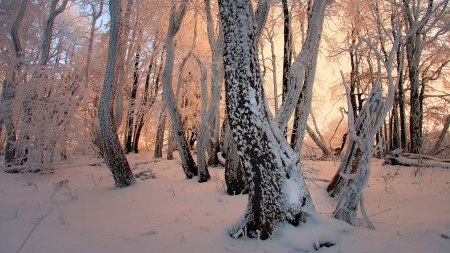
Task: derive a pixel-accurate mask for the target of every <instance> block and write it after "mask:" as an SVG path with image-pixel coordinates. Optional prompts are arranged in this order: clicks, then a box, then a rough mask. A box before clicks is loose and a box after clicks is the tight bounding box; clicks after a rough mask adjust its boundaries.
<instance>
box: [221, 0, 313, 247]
mask: <svg viewBox="0 0 450 253" xmlns="http://www.w3.org/2000/svg"><path fill="white" fill-rule="evenodd" d="M219 9H220V16H221V21H222V27H223V30H224V53H223V54H224V56H223V57H224V67H225V90H226V103H227V112H228V117H229V122H230V129H231V132H232V135H233V138H234V140H235V142H236V144H237V150H238V154H239V156H240V158H241V160H242V162H243V166H244V168H245V170H246V173H247V175H248V178H247V180H248V183H249V196H248V204H247V208H246V211H245V214H244V215H243V216H242V218H241V219H240V220H239V221H238V222H237V223H236V224H235V225H234V226H233V227H232V228H231V230H230V234H231V235H233V236H234V237H238V236H241V235H243V234H244V231H246V233H247V235H248V236H250V237H259V238H260V239H267V238H269V237H270V235H271V234H272V233H273V231H274V229H275V228H276V227H278V226H281V225H282V224H285V223H287V222H289V223H291V224H293V225H298V224H299V223H300V222H301V221H305V220H306V216H307V212H308V211H312V208H313V206H312V203H311V199H310V195H309V191H308V189H307V187H306V184H305V182H304V179H303V177H302V175H301V173H300V172H299V170H298V167H299V164H298V163H297V156H296V154H294V152H293V150H292V149H291V148H290V146H289V144H288V143H287V142H286V140H285V139H284V138H283V137H282V135H281V133H280V131H279V128H278V127H277V125H276V123H275V122H274V121H273V119H272V117H271V116H270V115H268V114H267V111H266V108H267V101H266V99H265V96H264V94H263V92H264V91H263V89H262V79H261V78H262V77H261V75H260V70H259V62H258V53H257V47H256V45H257V43H256V42H255V38H257V37H258V36H257V32H256V31H257V30H256V29H255V23H254V17H253V10H252V3H251V1H245V0H236V1H235V0H222V1H219ZM256 20H257V21H259V20H258V19H256ZM269 116H270V117H269Z"/></svg>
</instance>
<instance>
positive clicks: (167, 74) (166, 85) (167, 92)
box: [162, 0, 198, 179]
mask: <svg viewBox="0 0 450 253" xmlns="http://www.w3.org/2000/svg"><path fill="white" fill-rule="evenodd" d="M186 4H187V0H183V1H181V3H180V6H179V7H178V8H177V7H176V5H173V6H172V7H171V9H170V19H169V27H168V32H167V38H166V61H165V66H164V71H163V75H162V82H163V95H164V99H165V101H166V105H167V109H168V110H169V114H170V118H171V120H172V129H173V135H174V138H175V140H176V141H177V145H178V152H179V154H180V157H181V164H182V167H183V171H184V173H185V174H186V177H187V178H189V179H190V178H192V177H193V176H196V175H197V174H198V169H197V165H196V164H195V162H194V159H193V158H192V155H191V153H190V152H189V146H188V144H187V141H186V138H185V136H184V128H183V125H182V120H181V115H180V112H179V110H178V108H177V104H176V103H175V97H174V95H173V90H172V70H173V61H174V59H173V54H174V53H173V38H174V36H175V35H176V33H177V32H178V30H179V27H180V25H181V22H182V21H183V17H184V15H185V13H186Z"/></svg>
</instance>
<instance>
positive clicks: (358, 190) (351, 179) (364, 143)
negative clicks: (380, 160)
mask: <svg viewBox="0 0 450 253" xmlns="http://www.w3.org/2000/svg"><path fill="white" fill-rule="evenodd" d="M349 97H350V96H349ZM348 104H349V105H351V103H350V102H349V103H348ZM391 106H392V101H391ZM383 109H384V103H383V99H382V91H381V87H380V84H379V83H377V84H375V86H374V87H373V88H372V91H371V94H369V101H368V102H367V103H366V104H364V106H363V108H362V110H361V112H360V115H359V117H358V119H359V118H361V120H360V121H359V122H358V123H360V124H359V125H360V126H361V127H362V128H361V129H360V130H359V132H357V130H355V128H354V124H353V123H351V122H350V118H352V119H353V117H349V126H350V127H349V131H353V134H352V138H353V140H355V139H357V140H356V141H354V151H353V150H350V149H349V150H350V151H349V152H350V153H349V154H352V156H350V157H348V158H349V159H348V160H347V161H349V163H347V164H344V165H347V166H345V167H344V166H341V167H342V168H344V170H342V171H340V172H339V177H341V179H342V181H343V182H342V183H341V187H340V188H339V189H338V193H339V204H338V205H337V206H336V210H335V211H334V213H333V217H334V218H336V219H340V220H343V221H346V222H348V223H349V224H351V225H354V226H355V225H357V222H358V215H357V213H356V212H357V210H358V204H359V201H360V197H361V194H362V192H363V190H364V188H365V187H366V186H367V183H368V181H369V176H370V162H371V159H372V154H373V147H372V146H373V138H374V136H375V134H376V132H377V131H374V128H375V127H377V126H378V128H377V129H379V126H380V123H381V122H382V121H383V119H384V117H383V118H382V119H381V117H382V115H383ZM349 113H352V111H351V108H349ZM384 116H385V115H384ZM375 130H376V129H375ZM353 152H354V153H353ZM343 161H345V160H343ZM350 161H351V162H350Z"/></svg>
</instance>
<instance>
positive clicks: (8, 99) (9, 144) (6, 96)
mask: <svg viewBox="0 0 450 253" xmlns="http://www.w3.org/2000/svg"><path fill="white" fill-rule="evenodd" d="M27 4H28V0H22V3H21V4H20V9H19V12H18V13H17V17H16V20H15V21H14V23H13V25H12V27H11V30H10V33H9V34H10V36H11V40H12V42H13V46H14V54H15V55H14V68H13V70H12V75H11V80H9V81H8V80H6V79H5V80H3V83H2V107H3V108H2V111H3V117H2V119H3V122H4V124H5V134H6V138H5V140H6V144H5V159H4V164H5V167H9V166H11V165H15V164H14V158H15V155H16V148H15V147H14V142H15V141H16V133H15V131H14V123H13V118H12V106H11V103H12V101H13V100H14V97H15V89H16V87H15V85H17V80H16V79H17V77H16V75H18V74H19V72H20V67H21V65H22V64H21V60H22V59H21V58H22V43H21V41H20V38H19V32H18V31H19V26H20V24H21V22H22V20H23V17H24V13H25V9H26V6H27ZM0 131H1V129H0Z"/></svg>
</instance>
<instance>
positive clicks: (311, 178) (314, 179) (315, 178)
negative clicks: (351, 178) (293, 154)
mask: <svg viewBox="0 0 450 253" xmlns="http://www.w3.org/2000/svg"><path fill="white" fill-rule="evenodd" d="M305 179H306V180H310V181H320V182H327V183H329V182H330V180H328V179H323V178H317V177H305Z"/></svg>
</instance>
